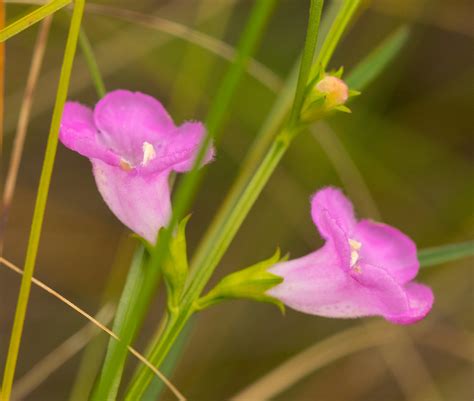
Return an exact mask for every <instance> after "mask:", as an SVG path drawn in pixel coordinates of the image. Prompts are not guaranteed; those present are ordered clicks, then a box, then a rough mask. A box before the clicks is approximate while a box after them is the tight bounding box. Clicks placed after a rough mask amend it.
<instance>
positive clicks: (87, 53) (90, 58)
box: [79, 28, 107, 99]
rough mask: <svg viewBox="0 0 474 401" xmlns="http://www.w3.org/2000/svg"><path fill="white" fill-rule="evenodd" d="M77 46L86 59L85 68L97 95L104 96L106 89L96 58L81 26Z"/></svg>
mask: <svg viewBox="0 0 474 401" xmlns="http://www.w3.org/2000/svg"><path fill="white" fill-rule="evenodd" d="M79 47H80V48H81V52H82V54H83V56H84V59H85V60H86V64H87V69H88V70H89V74H90V75H91V79H92V83H93V84H94V87H95V90H96V92H97V96H98V97H99V99H100V98H102V97H104V96H105V93H106V92H107V90H106V89H105V84H104V80H103V78H102V74H101V73H100V70H99V66H98V64H97V59H96V58H95V56H94V52H93V50H92V46H91V43H90V41H89V39H88V38H87V35H86V32H85V31H84V28H81V33H80V34H79Z"/></svg>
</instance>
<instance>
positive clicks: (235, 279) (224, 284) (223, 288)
mask: <svg viewBox="0 0 474 401" xmlns="http://www.w3.org/2000/svg"><path fill="white" fill-rule="evenodd" d="M286 259H287V256H284V257H282V258H281V257H280V250H279V249H277V251H276V252H275V254H274V255H273V256H272V257H271V258H269V259H266V260H263V261H261V262H259V263H257V264H255V265H253V266H250V267H247V268H245V269H243V270H239V271H237V272H235V273H231V274H229V275H228V276H226V277H224V278H223V279H222V280H221V281H220V282H219V283H218V284H217V285H216V286H215V287H214V288H213V289H212V290H211V291H209V292H208V293H207V294H206V295H205V296H203V297H201V298H199V299H198V300H197V301H196V302H195V308H196V309H197V310H202V309H205V308H207V307H209V306H211V305H214V304H217V303H219V302H221V301H223V300H226V299H251V300H254V301H258V302H267V303H272V304H274V305H276V306H277V307H278V308H279V309H280V310H281V312H282V313H283V312H284V310H285V307H284V305H283V303H282V302H281V301H279V300H278V299H276V298H273V297H271V296H270V295H268V294H267V293H266V292H267V291H268V290H269V289H271V288H273V287H275V286H276V285H278V284H280V283H281V282H282V281H283V278H282V277H280V276H277V275H276V274H273V273H270V272H269V271H268V269H269V268H270V267H272V266H274V265H275V264H276V263H278V262H281V261H284V260H286Z"/></svg>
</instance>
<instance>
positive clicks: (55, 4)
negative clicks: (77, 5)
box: [0, 0, 71, 42]
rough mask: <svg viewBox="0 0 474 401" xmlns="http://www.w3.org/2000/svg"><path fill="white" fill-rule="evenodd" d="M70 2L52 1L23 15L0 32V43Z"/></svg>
mask: <svg viewBox="0 0 474 401" xmlns="http://www.w3.org/2000/svg"><path fill="white" fill-rule="evenodd" d="M70 2H71V0H53V1H51V2H50V3H48V4H45V5H44V6H41V7H38V8H37V9H36V10H34V11H32V12H31V13H29V14H27V15H25V16H24V17H22V18H20V19H18V20H16V21H15V22H12V23H11V24H9V25H8V26H6V27H5V28H3V29H1V30H0V42H4V41H6V40H7V39H9V38H11V37H12V36H15V35H16V34H18V33H20V32H21V31H24V30H25V29H26V28H29V27H30V26H31V25H34V24H36V23H37V22H40V21H41V20H42V19H43V18H46V17H47V16H48V15H51V14H54V13H55V12H56V11H58V10H60V9H61V8H63V7H65V6H67V5H68V4H69V3H70Z"/></svg>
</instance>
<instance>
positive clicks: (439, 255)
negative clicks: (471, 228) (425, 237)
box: [418, 241, 474, 267]
mask: <svg viewBox="0 0 474 401" xmlns="http://www.w3.org/2000/svg"><path fill="white" fill-rule="evenodd" d="M470 256H474V241H466V242H460V243H457V244H450V245H441V246H436V247H433V248H425V249H422V250H420V251H419V252H418V260H419V261H420V266H421V267H429V266H435V265H439V264H441V263H447V262H453V261H455V260H458V259H462V258H466V257H470Z"/></svg>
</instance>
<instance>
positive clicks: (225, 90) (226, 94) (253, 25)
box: [126, 0, 276, 400]
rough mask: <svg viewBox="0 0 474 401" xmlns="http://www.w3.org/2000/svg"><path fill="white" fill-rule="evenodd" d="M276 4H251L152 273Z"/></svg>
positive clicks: (146, 293) (131, 394)
mask: <svg viewBox="0 0 474 401" xmlns="http://www.w3.org/2000/svg"><path fill="white" fill-rule="evenodd" d="M275 5H276V0H265V1H258V2H255V5H254V7H253V9H252V11H251V15H250V17H249V21H248V23H247V25H246V27H245V29H244V32H243V34H242V37H241V39H240V41H239V45H238V51H237V57H236V59H235V60H234V63H233V64H232V65H231V66H230V67H229V70H228V71H227V73H226V75H225V76H224V78H223V81H222V84H221V85H220V87H219V89H218V91H217V94H216V95H215V96H214V98H215V99H216V100H215V101H214V103H213V105H212V106H211V109H210V111H209V114H208V117H207V119H206V126H207V134H206V137H205V139H204V141H203V143H202V145H201V147H200V150H199V152H198V155H197V156H196V160H195V163H194V167H193V169H192V170H191V171H190V172H189V173H188V174H186V176H185V177H184V178H183V181H182V183H181V185H180V186H179V188H178V190H177V193H176V197H175V202H174V205H173V209H174V211H173V216H172V219H171V223H170V225H169V227H168V228H167V229H166V230H164V231H163V232H162V235H161V236H160V241H159V242H158V244H157V246H156V247H155V252H154V254H153V256H152V260H151V262H150V271H151V272H152V273H151V274H153V271H154V269H155V270H156V266H159V265H160V263H161V261H162V260H164V259H165V258H166V255H167V252H168V244H169V241H170V238H171V235H172V232H173V230H174V228H175V227H176V225H177V223H178V222H179V221H180V220H181V219H182V217H183V215H184V213H185V212H186V209H187V207H188V205H189V203H190V202H191V200H192V197H193V194H194V192H195V190H196V188H197V186H198V184H199V181H200V177H201V175H200V171H199V170H198V166H199V165H200V164H201V161H202V160H203V158H204V156H205V154H206V152H207V149H208V147H209V145H210V142H211V140H214V141H216V142H217V141H218V139H219V136H220V135H219V128H220V127H221V125H222V123H223V121H224V118H225V116H226V115H227V112H228V109H229V106H230V103H231V100H232V98H233V96H234V93H235V91H236V89H237V85H238V83H239V81H240V79H241V78H242V76H243V74H244V72H245V70H246V67H247V64H248V62H249V59H250V57H251V56H252V54H253V53H254V51H255V49H256V47H257V45H258V42H259V39H260V37H261V34H262V33H263V29H264V27H265V26H266V23H267V21H268V19H269V17H270V15H271V12H272V11H273V9H274V7H275ZM152 283H153V277H150V280H147V282H146V285H147V288H144V289H143V294H142V295H143V296H142V299H141V305H138V309H139V310H140V309H143V308H144V306H145V304H146V303H147V302H148V301H147V298H149V297H150V296H151V294H152V292H153V287H152ZM151 379H152V376H151V375H150V372H149V370H148V369H144V368H143V367H141V368H140V369H139V371H138V373H137V376H136V378H135V380H132V383H131V385H130V389H129V391H128V393H127V396H126V399H127V400H137V399H140V398H141V397H142V395H143V394H144V392H145V391H146V389H147V387H148V384H149V383H150V380H151Z"/></svg>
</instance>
